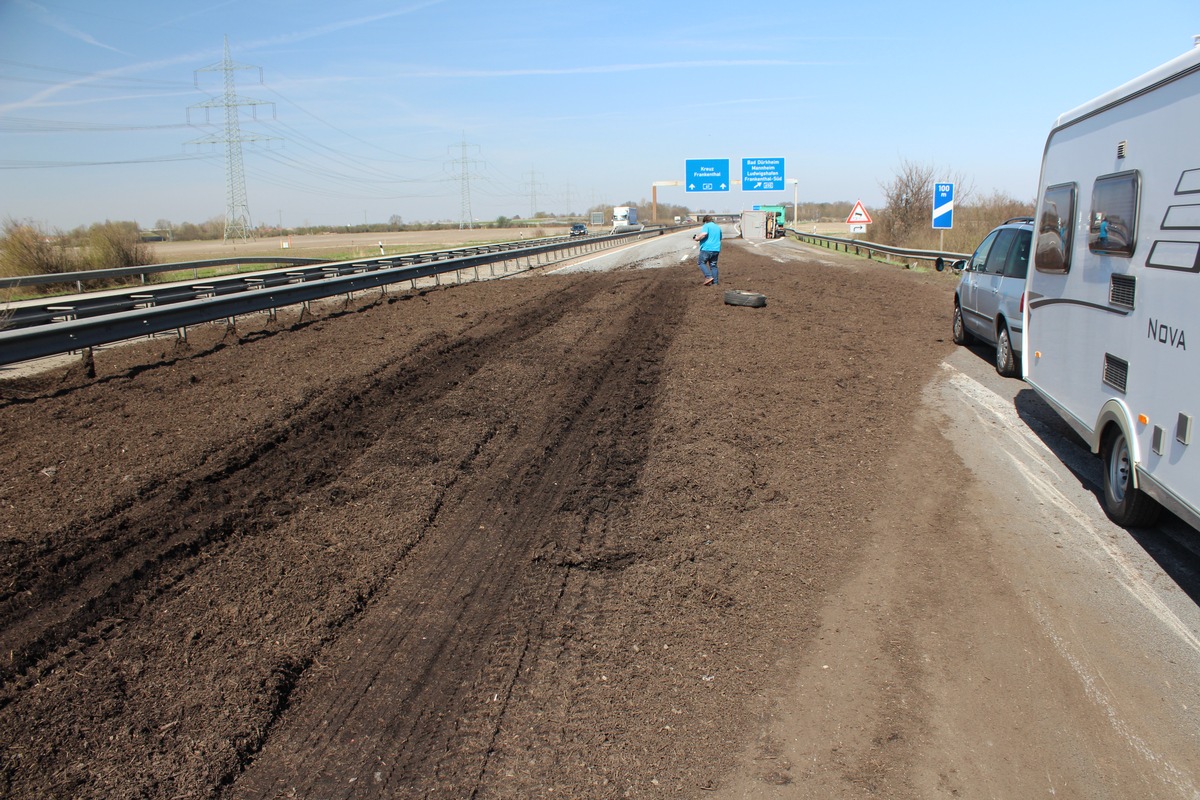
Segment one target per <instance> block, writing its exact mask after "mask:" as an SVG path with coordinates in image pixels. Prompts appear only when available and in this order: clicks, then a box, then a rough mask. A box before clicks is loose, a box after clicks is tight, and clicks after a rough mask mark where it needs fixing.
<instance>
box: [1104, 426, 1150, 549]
mask: <svg viewBox="0 0 1200 800" xmlns="http://www.w3.org/2000/svg"><path fill="white" fill-rule="evenodd" d="M1100 455H1101V457H1102V458H1103V459H1104V510H1105V512H1107V514H1108V516H1109V517H1110V518H1111V519H1112V521H1113V522H1115V523H1117V524H1118V525H1121V526H1122V527H1126V528H1144V527H1146V526H1148V525H1153V524H1154V523H1155V522H1156V521H1157V520H1158V516H1159V514H1160V513H1161V511H1162V506H1160V505H1159V504H1158V503H1157V502H1156V501H1155V500H1154V498H1152V497H1150V496H1149V495H1147V494H1146V493H1145V492H1143V491H1142V490H1141V489H1135V488H1134V486H1133V461H1132V460H1131V459H1130V458H1129V442H1128V441H1127V440H1126V438H1125V432H1124V431H1122V430H1121V429H1119V428H1117V429H1116V430H1114V431H1113V432H1112V433H1110V434H1108V435H1107V436H1105V437H1104V444H1103V446H1102V447H1101V450H1100Z"/></svg>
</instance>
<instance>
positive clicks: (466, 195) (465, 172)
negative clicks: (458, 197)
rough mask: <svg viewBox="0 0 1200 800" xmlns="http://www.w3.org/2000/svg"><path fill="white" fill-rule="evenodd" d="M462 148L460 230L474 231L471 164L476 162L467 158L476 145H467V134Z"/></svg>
mask: <svg viewBox="0 0 1200 800" xmlns="http://www.w3.org/2000/svg"><path fill="white" fill-rule="evenodd" d="M460 147H461V148H462V157H461V158H459V159H458V163H459V165H460V167H461V173H460V177H459V183H460V185H461V188H462V204H461V206H460V208H459V217H458V229H459V230H460V231H461V230H462V229H463V227H464V226H465V227H467V228H472V229H473V228H474V227H475V224H474V218H473V217H472V216H471V164H473V163H475V162H474V161H472V160H471V159H469V158H467V148H468V147H475V145H469V144H467V135H466V133H464V134H463V138H462V144H461V145H460Z"/></svg>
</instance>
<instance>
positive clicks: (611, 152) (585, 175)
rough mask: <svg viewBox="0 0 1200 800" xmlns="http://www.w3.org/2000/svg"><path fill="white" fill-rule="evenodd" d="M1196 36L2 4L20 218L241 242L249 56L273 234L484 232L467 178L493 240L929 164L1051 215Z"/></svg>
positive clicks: (842, 18)
mask: <svg viewBox="0 0 1200 800" xmlns="http://www.w3.org/2000/svg"><path fill="white" fill-rule="evenodd" d="M1192 34H1200V6H1198V5H1197V4H1196V3H1195V0H1156V2H1154V3H1139V4H1130V3H1124V2H1123V3H1117V2H1108V1H1107V0H1101V1H1100V2H1077V1H1076V0H1040V1H1039V2H1024V0H1015V1H1014V2H1008V3H1003V4H1001V3H987V2H963V0H956V1H954V2H894V1H893V2H878V1H877V0H842V1H841V2H793V3H784V2H775V3H756V4H750V3H728V2H719V3H718V2H709V1H708V0H692V1H691V2H673V1H672V2H661V1H659V2H656V1H655V0H648V2H644V3H602V2H589V3H581V2H566V0H558V1H557V2H556V1H554V0H510V2H503V3H500V2H481V1H478V0H477V1H475V2H465V1H464V0H425V1H424V2H420V1H417V2H404V0H400V1H399V2H396V0H389V1H387V2H384V1H383V0H342V1H341V2H321V3H312V2H305V0H288V1H287V2H274V1H268V2H254V1H253V0H223V1H221V2H211V1H210V2H205V0H192V2H189V3H179V2H174V0H153V1H152V2H151V0H145V1H143V0H110V2H106V3H96V2H94V0H0V219H9V218H12V219H18V220H32V221H34V222H36V223H39V224H42V225H43V226H45V227H47V228H48V229H56V228H62V229H70V228H73V227H75V226H78V225H87V224H90V223H93V222H98V221H103V220H106V219H108V220H134V221H137V222H139V223H140V224H142V225H143V226H147V227H149V226H152V225H154V224H155V223H156V222H157V221H159V220H169V221H171V222H174V223H180V222H184V221H187V222H202V221H204V220H207V219H211V218H214V217H219V218H223V217H224V214H225V209H226V206H227V195H226V185H227V180H226V161H225V153H224V149H223V148H222V147H217V146H214V145H212V144H205V143H199V144H197V143H195V142H197V140H205V139H210V140H211V139H214V138H215V139H220V138H222V136H223V132H222V131H223V127H222V126H223V124H224V118H225V112H224V109H223V108H221V107H218V108H214V109H211V111H210V113H209V114H208V116H207V120H208V121H209V122H211V123H213V124H210V125H207V126H206V125H203V124H202V123H204V122H205V121H206V115H205V110H204V108H203V107H202V106H201V105H200V104H203V103H206V102H211V101H212V100H213V98H214V97H218V98H219V97H220V96H221V94H222V91H223V85H222V80H223V73H222V72H219V71H199V72H197V71H198V70H202V69H203V68H205V67H211V66H213V65H217V64H219V63H220V62H221V60H222V58H223V46H224V41H225V37H226V36H227V37H228V41H229V45H230V50H231V54H232V59H233V61H234V62H236V63H237V64H238V65H240V66H247V67H253V69H239V70H237V71H236V72H234V73H233V74H234V77H235V80H236V92H237V94H238V95H239V96H240V97H243V98H250V99H253V100H256V101H261V102H262V103H264V104H263V105H258V106H256V107H255V109H254V111H255V114H256V117H257V119H255V118H254V117H252V116H251V108H249V107H243V108H242V109H241V113H240V115H239V119H238V124H239V127H240V132H241V135H242V136H243V137H244V138H247V139H255V141H247V142H246V143H244V144H243V145H242V152H243V163H244V168H245V179H246V198H247V204H248V208H249V211H250V216H251V221H252V222H253V223H254V224H258V223H267V224H278V223H280V222H282V224H283V225H285V226H296V225H304V224H313V225H318V224H320V225H331V226H336V225H348V224H359V223H362V222H364V221H367V222H383V221H386V220H387V219H388V218H389V217H391V216H393V215H399V216H400V217H402V218H403V219H404V220H405V221H417V220H454V221H457V220H459V219H460V217H461V209H462V185H463V184H462V180H461V177H462V173H463V158H464V154H465V156H466V161H467V163H466V166H467V172H468V181H467V185H468V186H469V189H470V208H471V216H472V217H473V218H476V219H480V220H491V219H494V218H495V217H497V216H499V215H506V216H515V215H520V216H528V215H529V214H530V213H531V211H535V210H536V211H549V212H554V213H566V212H570V211H583V210H585V209H586V208H588V207H589V206H592V205H596V204H605V205H613V204H619V203H621V202H623V201H626V200H638V199H641V198H647V199H648V198H649V197H650V195H651V188H650V187H651V184H652V183H654V182H656V181H670V180H683V178H684V173H685V161H686V160H687V159H710V158H716V159H723V158H728V159H730V161H731V166H732V170H733V172H734V173H735V176H739V177H740V168H741V159H743V158H783V159H784V163H785V173H786V177H787V178H788V179H794V180H796V181H797V182H798V183H797V187H796V190H795V191H793V190H792V189H791V188H790V187H789V188H788V190H787V191H784V192H777V193H760V192H753V193H751V192H741V191H731V192H727V193H695V192H691V193H689V192H686V191H684V190H683V189H682V188H674V187H664V188H660V189H659V192H658V197H659V200H660V202H672V203H681V204H685V205H689V206H691V207H692V208H712V209H715V210H719V211H734V210H738V209H741V208H746V207H749V206H751V205H753V204H755V203H771V202H776V201H778V200H790V199H792V197H793V196H794V195H796V194H798V196H799V198H800V200H801V201H802V202H803V201H824V200H856V199H861V200H862V201H863V202H864V203H865V204H866V205H867V206H868V207H869V208H870V207H872V206H873V205H874V204H877V203H879V202H880V201H881V198H882V194H883V193H882V191H881V189H880V185H881V184H883V183H887V182H888V181H890V180H891V178H892V176H894V175H895V174H896V172H897V170H898V169H899V167H900V165H901V163H902V162H905V161H908V162H912V163H916V164H927V165H932V166H934V167H936V168H937V169H938V170H939V171H940V172H942V173H944V177H945V178H950V177H957V178H960V179H961V180H962V183H961V184H960V185H962V186H964V187H966V186H972V187H973V188H974V191H975V193H976V195H986V194H990V193H992V192H1001V193H1003V194H1007V195H1010V196H1012V197H1016V198H1018V199H1032V198H1033V195H1034V193H1035V190H1036V183H1037V177H1038V162H1039V159H1040V157H1041V152H1042V147H1043V145H1044V143H1045V138H1046V134H1047V133H1048V131H1049V128H1050V125H1051V124H1052V123H1053V121H1054V119H1055V118H1056V117H1057V116H1058V115H1059V114H1060V113H1062V112H1064V111H1067V110H1069V109H1071V108H1074V107H1075V106H1077V105H1080V104H1081V103H1083V102H1085V101H1087V100H1090V99H1091V98H1093V97H1095V96H1097V95H1099V94H1101V93H1103V92H1105V91H1107V90H1109V89H1112V88H1114V87H1116V86H1118V85H1120V84H1121V83H1124V82H1125V81H1127V80H1130V79H1132V78H1134V77H1136V76H1138V75H1140V74H1142V73H1143V72H1146V71H1148V70H1150V69H1152V68H1154V67H1156V66H1158V65H1160V64H1162V63H1164V62H1166V61H1168V60H1170V59H1172V58H1174V57H1176V56H1178V55H1180V54H1182V53H1184V52H1185V51H1187V50H1188V49H1189V48H1190V47H1191V46H1192ZM258 68H261V70H262V73H261V74H262V82H261V83H259V71H258ZM197 83H198V84H199V87H200V88H197V86H196V84H197ZM189 123H191V124H189ZM464 142H465V143H466V147H465V148H464V147H463V143H464ZM189 143H191V144H189ZM960 197H961V193H960Z"/></svg>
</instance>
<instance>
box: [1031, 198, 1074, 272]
mask: <svg viewBox="0 0 1200 800" xmlns="http://www.w3.org/2000/svg"><path fill="white" fill-rule="evenodd" d="M1074 219H1075V184H1073V183H1060V184H1058V185H1057V186H1050V187H1048V188H1047V189H1046V194H1045V196H1044V197H1043V198H1042V215H1041V217H1040V218H1039V219H1038V228H1037V232H1038V239H1037V251H1036V252H1035V253H1034V264H1035V265H1036V266H1037V269H1038V272H1068V271H1070V269H1071V240H1072V238H1073V235H1072V234H1073V228H1074V226H1073V225H1072V220H1074Z"/></svg>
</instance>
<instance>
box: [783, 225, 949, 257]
mask: <svg viewBox="0 0 1200 800" xmlns="http://www.w3.org/2000/svg"><path fill="white" fill-rule="evenodd" d="M784 233H785V234H787V235H790V236H793V237H795V238H797V239H799V240H800V241H802V242H808V243H809V244H818V245H821V246H822V247H832V248H833V249H834V250H835V251H836V250H839V249H840V250H844V251H845V252H847V253H850V252H853V253H854V254H855V255H863V254H864V253H865V254H866V257H867V258H868V259H870V258H873V257H874V256H875V254H876V253H882V254H884V255H889V256H899V257H900V258H914V259H916V260H918V261H933V262H936V261H937V260H938V259H939V258H940V259H942V260H943V261H944V262H946V263H953V262H954V261H957V260H958V259H964V260H967V261H969V260H970V259H971V254H970V253H948V252H942V251H939V250H911V249H908V248H904V247H892V246H891V245H886V244H876V243H875V242H867V241H863V240H860V239H845V238H842V237H839V236H824V235H822V234H819V233H802V232H801V231H797V230H795V229H793V228H785V229H784Z"/></svg>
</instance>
